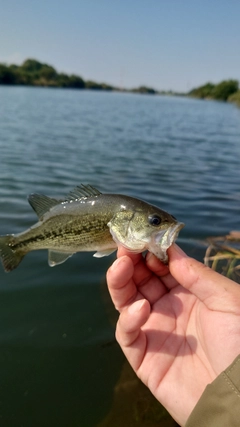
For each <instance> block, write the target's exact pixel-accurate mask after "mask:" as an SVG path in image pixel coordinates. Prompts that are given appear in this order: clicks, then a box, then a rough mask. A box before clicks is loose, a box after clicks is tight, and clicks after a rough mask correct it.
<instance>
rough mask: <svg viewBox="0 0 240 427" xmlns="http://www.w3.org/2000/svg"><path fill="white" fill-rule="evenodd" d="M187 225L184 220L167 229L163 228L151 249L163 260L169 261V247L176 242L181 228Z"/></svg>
mask: <svg viewBox="0 0 240 427" xmlns="http://www.w3.org/2000/svg"><path fill="white" fill-rule="evenodd" d="M184 226H185V224H184V223H183V222H177V223H176V224H174V225H172V226H171V227H169V228H168V229H167V230H161V231H159V232H158V233H156V234H155V236H154V244H153V246H152V248H151V249H150V250H151V251H152V252H153V253H154V254H155V255H156V256H157V257H158V258H159V259H161V260H162V261H163V262H167V261H168V256H167V249H168V248H169V247H170V246H171V245H172V244H173V242H175V240H176V238H177V236H178V234H179V232H180V230H181V229H182V228H183V227H184Z"/></svg>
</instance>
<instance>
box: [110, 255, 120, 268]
mask: <svg viewBox="0 0 240 427" xmlns="http://www.w3.org/2000/svg"><path fill="white" fill-rule="evenodd" d="M121 261H122V260H121V258H118V259H116V260H115V261H114V262H113V263H112V265H111V266H110V267H109V270H115V268H117V267H118V266H119V264H120V263H121Z"/></svg>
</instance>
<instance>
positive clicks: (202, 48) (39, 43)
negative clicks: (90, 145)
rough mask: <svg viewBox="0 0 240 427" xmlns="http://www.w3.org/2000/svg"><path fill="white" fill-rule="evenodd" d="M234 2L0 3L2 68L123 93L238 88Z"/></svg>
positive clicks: (238, 27) (239, 51)
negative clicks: (42, 65) (43, 68)
mask: <svg viewBox="0 0 240 427" xmlns="http://www.w3.org/2000/svg"><path fill="white" fill-rule="evenodd" d="M239 17H240V1H239V0H0V62H6V63H17V64H20V63H21V62H23V61H24V60H25V59H26V58H35V59H38V60H40V61H42V62H46V63H48V64H50V65H53V66H54V67H55V68H56V69H57V70H58V71H59V72H60V71H62V72H67V73H75V74H78V75H81V76H82V77H83V78H84V79H86V80H88V79H89V80H90V79H92V80H95V81H98V82H106V83H109V84H113V85H115V86H123V87H127V88H132V87H137V86H139V85H147V86H150V87H153V88H156V89H160V90H161V89H163V90H169V89H172V90H176V91H187V90H190V89H191V88H193V87H196V86H199V85H201V84H204V83H206V82H207V81H212V82H214V83H216V82H219V81H221V80H223V79H229V78H234V79H237V80H240V20H239Z"/></svg>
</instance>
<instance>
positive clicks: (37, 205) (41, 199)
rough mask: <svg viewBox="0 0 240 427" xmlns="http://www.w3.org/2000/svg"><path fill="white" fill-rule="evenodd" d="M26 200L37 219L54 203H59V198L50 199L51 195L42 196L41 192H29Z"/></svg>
mask: <svg viewBox="0 0 240 427" xmlns="http://www.w3.org/2000/svg"><path fill="white" fill-rule="evenodd" d="M28 202H29V204H30V205H31V206H32V208H33V210H34V211H35V212H36V214H37V216H38V218H39V219H41V218H42V217H43V215H44V214H45V213H46V212H48V211H50V209H51V208H53V207H54V206H56V205H59V204H60V203H61V200H56V199H52V198H51V197H48V196H44V195H43V194H30V195H29V196H28Z"/></svg>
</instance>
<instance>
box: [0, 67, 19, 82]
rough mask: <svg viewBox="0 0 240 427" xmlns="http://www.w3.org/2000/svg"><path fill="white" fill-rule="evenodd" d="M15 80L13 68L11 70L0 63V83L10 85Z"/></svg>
mask: <svg viewBox="0 0 240 427" xmlns="http://www.w3.org/2000/svg"><path fill="white" fill-rule="evenodd" d="M15 82H16V75H15V72H14V70H11V69H10V68H9V67H7V65H5V64H0V84H5V85H12V84H15Z"/></svg>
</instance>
